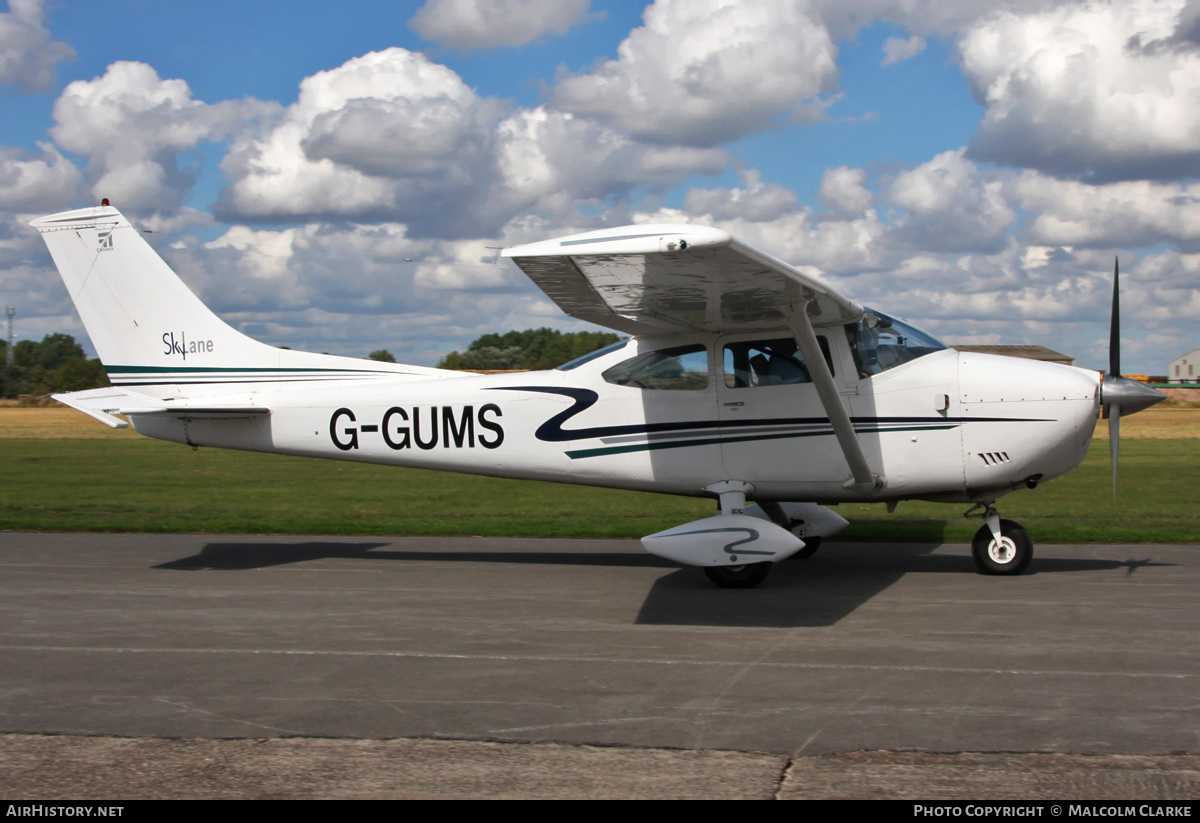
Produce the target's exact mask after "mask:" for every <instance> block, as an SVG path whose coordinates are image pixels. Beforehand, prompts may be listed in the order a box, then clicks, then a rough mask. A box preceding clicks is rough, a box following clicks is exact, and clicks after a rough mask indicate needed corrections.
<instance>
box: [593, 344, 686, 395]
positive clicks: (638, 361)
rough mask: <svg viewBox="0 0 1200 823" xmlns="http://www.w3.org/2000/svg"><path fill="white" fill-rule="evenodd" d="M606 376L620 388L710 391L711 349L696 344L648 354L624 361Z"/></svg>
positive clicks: (605, 373)
mask: <svg viewBox="0 0 1200 823" xmlns="http://www.w3.org/2000/svg"><path fill="white" fill-rule="evenodd" d="M602 376H603V377H604V379H605V380H606V381H608V382H609V383H614V384H616V385H618V386H633V387H635V388H639V389H664V390H667V391H696V390H698V389H706V388H708V349H707V347H705V346H703V345H700V344H696V345H691V346H676V347H674V348H670V349H661V350H659V351H651V352H645V353H644V354H639V355H638V356H637V357H631V358H629V359H628V360H622V361H621V362H620V363H618V364H617V365H615V366H613V367H612V368H610V369H606V370H605V371H604V372H603V373H602Z"/></svg>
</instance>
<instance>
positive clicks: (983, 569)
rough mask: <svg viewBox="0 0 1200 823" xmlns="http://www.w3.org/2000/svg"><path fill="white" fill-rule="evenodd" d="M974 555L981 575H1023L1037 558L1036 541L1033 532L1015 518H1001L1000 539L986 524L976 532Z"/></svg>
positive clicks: (972, 548) (973, 545)
mask: <svg viewBox="0 0 1200 823" xmlns="http://www.w3.org/2000/svg"><path fill="white" fill-rule="evenodd" d="M971 554H972V556H974V558H975V567H976V568H977V569H978V570H979V573H980V574H1020V573H1021V572H1023V571H1025V567H1026V566H1028V565H1029V561H1030V560H1032V559H1033V541H1032V540H1030V539H1029V532H1027V531H1025V529H1023V528H1021V527H1020V526H1019V525H1017V524H1016V523H1014V522H1013V521H1011V520H1001V521H1000V541H999V542H997V541H996V538H995V537H993V536H992V530H991V529H989V528H988V527H987V524H986V523H985V524H984V525H983V526H982V527H981V528H980V529H979V531H977V532H975V539H974V540H972V541H971Z"/></svg>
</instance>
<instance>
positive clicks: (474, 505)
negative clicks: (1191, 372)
mask: <svg viewBox="0 0 1200 823" xmlns="http://www.w3.org/2000/svg"><path fill="white" fill-rule="evenodd" d="M1107 447H1108V444H1107V443H1106V442H1097V443H1096V444H1094V445H1093V447H1092V451H1091V453H1090V454H1089V455H1088V458H1087V460H1085V461H1084V464H1083V465H1082V466H1081V467H1080V468H1078V469H1076V470H1075V471H1074V472H1072V473H1070V474H1068V475H1067V476H1066V477H1064V478H1061V479H1059V480H1055V481H1052V482H1050V483H1046V484H1043V485H1042V486H1041V487H1039V488H1038V489H1036V490H1034V491H1021V492H1017V493H1014V494H1012V495H1009V496H1007V497H1004V498H1002V499H1001V500H1000V503H999V508H1000V511H1001V514H1002V515H1003V516H1004V517H1006V518H1008V519H1010V520H1016V521H1018V522H1020V523H1021V524H1022V525H1024V526H1025V527H1026V529H1028V530H1029V532H1030V534H1031V535H1032V536H1033V538H1034V540H1035V541H1036V542H1072V543H1074V542H1122V543H1125V542H1151V543H1189V542H1200V507H1198V506H1197V505H1196V503H1197V495H1196V489H1197V488H1200V440H1129V441H1126V442H1124V443H1122V444H1121V494H1120V497H1119V498H1118V499H1117V501H1115V502H1114V501H1113V497H1112V488H1111V475H1110V473H1109V465H1108V453H1107ZM966 508H967V506H966V505H965V504H940V503H922V502H903V503H901V504H900V506H899V508H898V509H897V510H896V512H895V513H894V514H890V515H889V514H887V513H886V511H885V509H884V507H883V505H882V504H865V503H863V504H843V505H841V506H838V507H837V508H836V511H838V512H839V513H840V514H841V515H842V516H843V517H846V518H847V519H848V520H850V521H851V526H850V528H849V529H847V530H846V531H845V532H843V533H842V534H841V535H840V539H847V540H918V541H926V540H929V541H966V540H969V539H970V537H971V535H972V534H974V532H975V530H976V529H977V528H979V526H980V524H981V521H979V520H966V519H964V518H963V517H962V512H963V511H965V510H966ZM715 513H716V503H715V501H714V500H706V499H697V498H684V497H672V496H667V495H657V494H649V493H644V492H626V491H616V490H612V489H597V488H591V487H586V486H569V485H561V484H551V483H540V482H535V481H524V480H503V479H496V478H487V477H474V476H471V475H461V474H452V473H446V472H432V471H423V470H417V469H401V468H393V467H387V466H372V465H364V464H355V463H344V462H337V461H331V460H309V459H304V458H295V457H283V456H279V455H264V454H252V453H246V452H234V451H220V450H215V449H200V450H199V451H195V452H194V451H192V450H191V449H190V448H188V447H186V446H180V445H176V444H172V443H163V442H160V441H155V440H149V439H140V438H139V439H126V438H122V439H117V438H114V439H111V440H107V439H101V440H86V439H61V440H16V439H12V440H8V439H0V529H4V530H20V531H107V532H117V531H131V532H203V533H255V534H350V535H353V534H413V535H416V534H444V535H491V536H546V537H620V538H636V537H641V536H643V535H647V534H651V533H653V532H656V531H660V530H662V529H666V528H670V527H671V526H676V525H680V524H682V523H686V522H688V521H690V520H696V519H699V518H702V517H708V516H710V515H712V514H715Z"/></svg>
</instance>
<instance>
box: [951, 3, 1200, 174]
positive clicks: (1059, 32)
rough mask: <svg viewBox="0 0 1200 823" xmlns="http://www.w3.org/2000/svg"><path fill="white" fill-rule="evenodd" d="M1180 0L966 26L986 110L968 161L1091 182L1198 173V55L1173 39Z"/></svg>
mask: <svg viewBox="0 0 1200 823" xmlns="http://www.w3.org/2000/svg"><path fill="white" fill-rule="evenodd" d="M1181 9H1182V4H1181V3H1179V2H1154V0H1131V2H1125V3H1112V4H1104V5H1099V4H1095V5H1087V6H1079V5H1065V6H1061V7H1055V8H1052V9H1049V10H1045V11H1041V12H1038V13H1036V14H1026V15H1017V14H1011V13H1010V14H1002V15H999V16H996V17H993V18H988V19H986V20H984V21H982V22H980V23H979V24H978V25H975V26H973V27H972V28H970V29H969V30H968V31H966V32H965V33H964V34H963V36H962V38H961V39H960V42H959V51H960V54H961V60H962V67H963V71H964V73H965V74H966V77H967V79H968V81H969V82H970V84H971V88H972V90H973V92H974V94H975V96H976V98H977V99H978V100H979V101H980V102H981V103H983V104H984V105H986V106H987V111H986V113H985V115H984V119H983V123H982V126H981V129H980V132H979V135H978V136H977V137H976V139H975V140H974V141H973V142H972V144H971V147H970V155H971V156H972V157H975V158H978V159H983V160H990V161H994V162H998V163H1004V164H1008V165H1013V166H1023V167H1028V168H1035V169H1039V170H1041V171H1043V172H1046V173H1048V174H1054V175H1059V176H1075V177H1083V178H1088V179H1093V180H1098V181H1105V180H1122V179H1136V178H1158V179H1164V178H1172V177H1180V176H1195V175H1196V174H1197V173H1200V107H1197V106H1196V105H1195V100H1196V98H1197V96H1198V95H1200V51H1197V50H1194V49H1192V50H1171V49H1158V50H1147V49H1142V48H1135V47H1132V46H1131V45H1130V38H1131V34H1133V33H1136V34H1137V35H1138V36H1139V37H1140V38H1141V39H1142V40H1143V41H1154V40H1162V39H1165V38H1169V37H1171V36H1172V35H1173V33H1174V32H1175V30H1176V24H1177V19H1178V17H1179V13H1180V11H1181Z"/></svg>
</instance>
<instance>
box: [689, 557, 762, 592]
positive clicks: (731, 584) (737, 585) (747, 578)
mask: <svg viewBox="0 0 1200 823" xmlns="http://www.w3.org/2000/svg"><path fill="white" fill-rule="evenodd" d="M770 571H771V564H770V563H746V564H745V565H742V566H705V567H704V573H705V574H706V575H707V576H708V579H709V580H711V581H712V582H713V583H715V584H717V585H718V586H720V587H721V588H722V589H753V588H754V587H755V586H757V585H758V584H759V583H761V582H763V580H765V579H766V577H767V574H768V573H769V572H770Z"/></svg>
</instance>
